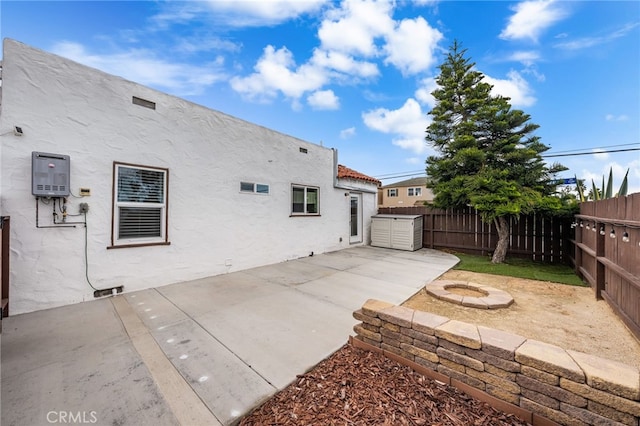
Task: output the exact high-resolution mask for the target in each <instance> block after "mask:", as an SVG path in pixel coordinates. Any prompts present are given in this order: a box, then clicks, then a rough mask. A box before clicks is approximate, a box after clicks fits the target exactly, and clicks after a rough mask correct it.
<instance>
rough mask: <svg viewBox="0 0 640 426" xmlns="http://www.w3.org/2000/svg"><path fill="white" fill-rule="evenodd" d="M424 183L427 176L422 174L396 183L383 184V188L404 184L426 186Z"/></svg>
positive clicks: (403, 185) (402, 185)
mask: <svg viewBox="0 0 640 426" xmlns="http://www.w3.org/2000/svg"><path fill="white" fill-rule="evenodd" d="M426 185H427V178H426V177H425V176H422V177H417V178H411V179H407V180H403V181H400V182H396V183H390V184H389V185H385V186H383V188H398V187H405V186H426Z"/></svg>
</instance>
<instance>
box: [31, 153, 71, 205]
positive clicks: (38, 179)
mask: <svg viewBox="0 0 640 426" xmlns="http://www.w3.org/2000/svg"><path fill="white" fill-rule="evenodd" d="M70 163H71V158H70V157H69V156H68V155H60V154H49V153H46V152H35V151H34V152H32V153H31V193H32V194H33V195H35V196H36V197H68V196H69V188H70V187H69V170H70Z"/></svg>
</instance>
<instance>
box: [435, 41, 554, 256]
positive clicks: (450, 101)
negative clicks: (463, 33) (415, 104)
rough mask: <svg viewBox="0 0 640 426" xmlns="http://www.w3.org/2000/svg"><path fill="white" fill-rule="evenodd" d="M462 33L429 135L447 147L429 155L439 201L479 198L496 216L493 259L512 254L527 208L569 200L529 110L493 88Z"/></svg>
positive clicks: (444, 68)
mask: <svg viewBox="0 0 640 426" xmlns="http://www.w3.org/2000/svg"><path fill="white" fill-rule="evenodd" d="M465 53H466V49H461V47H460V45H459V43H458V42H457V41H455V42H454V43H453V45H452V46H451V48H450V50H449V53H448V55H447V58H446V60H445V61H444V63H443V64H442V65H440V67H439V69H440V75H439V76H438V77H437V78H436V82H437V84H438V86H439V87H438V88H437V89H436V90H435V91H434V92H433V93H432V94H433V96H434V97H435V99H436V105H435V107H434V108H433V110H431V112H429V114H430V115H431V116H432V118H433V121H432V123H431V124H430V125H429V127H428V128H427V134H426V140H427V142H428V143H430V144H431V145H432V146H433V148H434V149H435V150H436V151H437V153H438V154H439V155H434V156H430V157H429V158H428V159H427V176H428V182H429V183H428V186H429V187H430V188H431V189H432V190H433V192H434V196H435V198H434V205H435V206H436V207H439V208H459V207H465V206H472V207H473V208H475V209H476V210H478V212H479V214H480V216H481V218H482V220H483V221H484V222H485V223H494V224H495V226H496V229H497V231H498V242H497V245H496V248H495V250H494V253H493V258H492V262H493V263H501V262H503V261H504V259H505V257H506V254H507V249H508V242H509V241H508V239H509V233H510V222H511V220H510V219H512V218H517V217H518V216H519V215H520V214H529V213H532V212H534V211H536V210H539V211H540V210H542V211H555V210H559V209H561V208H562V203H561V201H560V198H558V197H556V196H554V193H555V189H556V182H557V181H556V179H555V174H556V173H557V172H560V171H562V170H566V168H565V167H564V166H562V165H560V164H557V163H556V164H553V165H552V166H550V167H548V166H547V165H546V164H545V163H544V161H543V159H542V157H541V154H542V153H543V152H545V151H547V150H548V149H549V147H547V146H545V145H544V144H542V143H541V142H540V138H539V137H538V136H535V135H534V134H533V132H534V131H535V130H536V129H537V128H538V127H539V126H538V125H536V124H533V123H531V122H530V121H529V119H530V117H529V115H527V114H525V113H524V112H523V111H520V110H517V109H512V108H511V105H510V103H509V100H510V99H509V98H505V97H502V96H494V95H492V94H491V88H492V86H491V85H490V84H488V83H486V82H484V81H483V79H484V75H483V74H482V73H480V72H478V71H476V70H474V65H475V64H474V63H472V62H470V60H469V59H467V58H466V57H465Z"/></svg>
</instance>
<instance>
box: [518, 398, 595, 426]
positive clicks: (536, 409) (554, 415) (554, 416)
mask: <svg viewBox="0 0 640 426" xmlns="http://www.w3.org/2000/svg"><path fill="white" fill-rule="evenodd" d="M520 407H522V408H524V409H525V410H529V411H531V412H532V413H535V414H538V415H541V416H543V417H546V418H548V419H549V420H553V421H554V422H557V423H560V424H561V425H564V426H588V424H587V423H585V422H583V421H582V420H578V419H574V418H573V417H571V416H569V415H568V414H566V413H563V412H562V411H559V410H554V409H552V408H549V407H545V406H544V405H542V404H538V403H537V402H535V401H531V400H530V399H527V398H524V397H522V398H520Z"/></svg>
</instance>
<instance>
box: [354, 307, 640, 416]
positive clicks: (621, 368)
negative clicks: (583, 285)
mask: <svg viewBox="0 0 640 426" xmlns="http://www.w3.org/2000/svg"><path fill="white" fill-rule="evenodd" d="M353 316H354V318H355V319H357V320H358V321H361V323H359V324H357V325H356V326H355V327H354V331H355V333H356V337H355V339H354V342H355V343H356V344H360V346H361V347H366V348H369V349H372V350H379V351H383V352H384V353H385V354H386V355H387V356H390V357H391V358H394V359H396V360H398V361H400V362H402V363H404V364H407V365H410V366H412V367H414V368H415V369H416V370H418V371H420V372H423V374H426V375H427V376H431V377H432V378H435V379H438V380H440V381H443V382H446V383H449V384H453V385H454V386H457V387H458V388H460V389H461V390H463V391H466V392H467V393H469V394H471V395H472V396H477V397H480V399H483V400H485V401H487V402H489V403H492V405H494V406H496V408H500V409H503V410H505V411H507V412H512V413H514V414H516V415H518V417H520V418H522V419H523V420H525V421H528V422H529V423H531V424H534V425H544V424H553V422H555V423H557V424H561V425H567V426H574V425H576V426H578V425H579V426H583V425H626V426H640V420H639V418H640V370H639V368H638V366H635V367H634V366H630V365H625V364H622V363H619V362H616V361H611V360H607V359H604V358H600V357H597V356H593V355H589V354H585V353H581V352H575V351H571V350H565V349H563V348H560V347H558V346H554V345H550V344H547V343H543V342H539V341H536V340H531V339H527V338H525V337H522V336H518V335H515V334H511V333H507V332H504V331H500V330H496V329H492V328H488V327H484V326H480V325H474V324H468V323H465V322H461V321H457V320H452V319H449V318H446V317H443V316H439V315H435V314H431V313H428V312H422V311H417V310H414V309H410V308H407V307H404V306H395V305H393V304H390V303H386V302H382V301H378V300H368V301H367V302H366V303H365V304H364V305H363V306H362V308H361V309H359V310H358V311H356V312H354V314H353ZM549 420H551V421H552V422H550V421H549Z"/></svg>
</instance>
